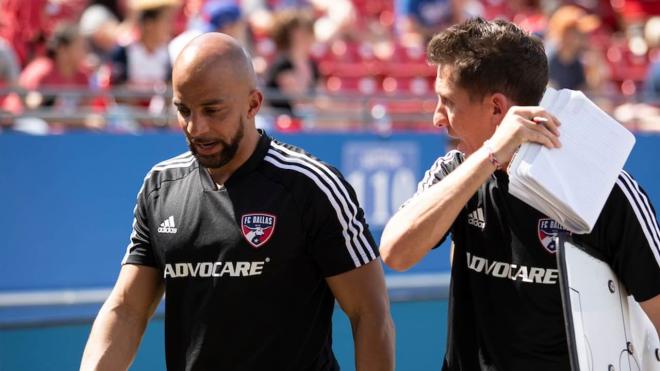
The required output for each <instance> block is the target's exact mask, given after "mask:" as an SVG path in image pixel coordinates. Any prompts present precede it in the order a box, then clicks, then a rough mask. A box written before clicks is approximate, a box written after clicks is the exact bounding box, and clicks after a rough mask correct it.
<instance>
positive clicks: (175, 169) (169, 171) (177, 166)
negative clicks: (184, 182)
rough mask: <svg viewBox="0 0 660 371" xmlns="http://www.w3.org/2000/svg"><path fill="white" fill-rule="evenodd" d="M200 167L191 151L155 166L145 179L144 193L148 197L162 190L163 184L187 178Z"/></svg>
mask: <svg viewBox="0 0 660 371" xmlns="http://www.w3.org/2000/svg"><path fill="white" fill-rule="evenodd" d="M198 167H199V165H198V164H197V160H196V159H195V156H193V154H192V153H190V151H188V152H184V153H182V154H180V155H178V156H176V157H172V158H170V159H168V160H165V161H161V162H159V163H157V164H156V165H154V166H153V167H152V168H151V170H149V172H148V173H147V175H146V176H145V177H144V185H143V192H145V193H146V195H148V194H150V193H151V192H153V191H155V190H157V189H160V188H161V186H162V185H163V183H166V182H172V181H177V180H180V179H183V178H185V177H186V176H188V175H189V174H190V173H192V172H194V171H195V170H197V169H198Z"/></svg>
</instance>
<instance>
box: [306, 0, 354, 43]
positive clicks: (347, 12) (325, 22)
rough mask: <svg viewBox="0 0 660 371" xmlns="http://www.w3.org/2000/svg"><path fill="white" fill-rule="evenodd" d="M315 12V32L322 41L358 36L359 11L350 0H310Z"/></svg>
mask: <svg viewBox="0 0 660 371" xmlns="http://www.w3.org/2000/svg"><path fill="white" fill-rule="evenodd" d="M310 3H311V4H312V5H313V6H314V11H315V13H317V14H319V16H318V17H317V19H316V22H314V34H315V36H316V39H317V40H318V41H320V42H329V41H331V40H334V39H346V38H351V39H354V38H356V37H355V35H354V33H356V32H358V30H357V29H358V25H357V23H358V19H357V12H356V10H355V6H354V5H353V2H352V1H350V0H310Z"/></svg>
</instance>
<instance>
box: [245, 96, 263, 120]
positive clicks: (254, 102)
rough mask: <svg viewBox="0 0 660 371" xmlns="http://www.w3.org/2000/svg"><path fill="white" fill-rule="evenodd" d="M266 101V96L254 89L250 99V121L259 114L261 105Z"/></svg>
mask: <svg viewBox="0 0 660 371" xmlns="http://www.w3.org/2000/svg"><path fill="white" fill-rule="evenodd" d="M263 101H264V95H263V94H262V93H261V91H259V89H254V90H252V91H251V92H250V96H249V97H248V104H249V107H248V119H253V118H254V117H255V116H257V113H259V109H260V108H261V104H262V103H263Z"/></svg>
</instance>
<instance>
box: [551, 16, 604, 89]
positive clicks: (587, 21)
mask: <svg viewBox="0 0 660 371" xmlns="http://www.w3.org/2000/svg"><path fill="white" fill-rule="evenodd" d="M599 26H600V19H599V18H598V17H597V16H595V15H589V14H587V13H586V12H585V11H584V10H583V9H581V8H579V7H577V6H574V5H564V6H561V7H560V8H559V9H557V10H556V11H555V12H554V13H553V14H552V16H551V17H550V21H549V22H548V34H547V40H548V65H549V73H550V85H551V86H553V87H555V88H557V89H574V90H579V89H586V88H587V85H586V82H587V80H586V77H585V70H584V65H583V63H582V60H581V58H582V55H583V52H584V50H585V47H586V38H587V35H588V34H589V33H590V32H592V31H594V30H595V29H596V28H598V27H599Z"/></svg>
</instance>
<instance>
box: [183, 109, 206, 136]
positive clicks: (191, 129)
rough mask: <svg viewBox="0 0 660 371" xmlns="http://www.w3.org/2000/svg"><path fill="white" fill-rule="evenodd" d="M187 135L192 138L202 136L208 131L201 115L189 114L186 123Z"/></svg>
mask: <svg viewBox="0 0 660 371" xmlns="http://www.w3.org/2000/svg"><path fill="white" fill-rule="evenodd" d="M187 129H188V134H189V135H190V136H192V137H198V136H203V135H205V134H206V133H208V131H209V124H208V121H207V120H206V119H205V118H204V117H202V115H197V114H194V113H193V114H191V115H190V120H188V123H187Z"/></svg>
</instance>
